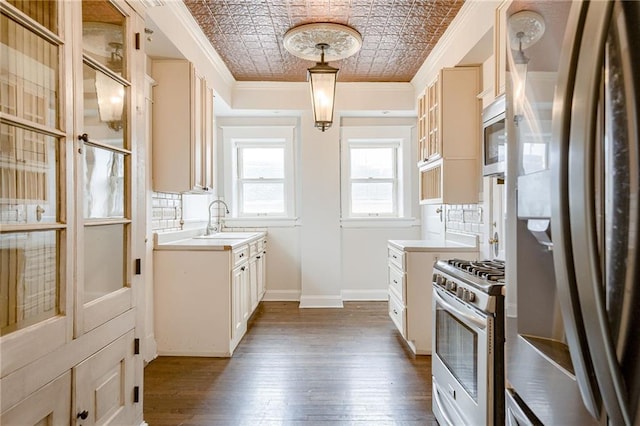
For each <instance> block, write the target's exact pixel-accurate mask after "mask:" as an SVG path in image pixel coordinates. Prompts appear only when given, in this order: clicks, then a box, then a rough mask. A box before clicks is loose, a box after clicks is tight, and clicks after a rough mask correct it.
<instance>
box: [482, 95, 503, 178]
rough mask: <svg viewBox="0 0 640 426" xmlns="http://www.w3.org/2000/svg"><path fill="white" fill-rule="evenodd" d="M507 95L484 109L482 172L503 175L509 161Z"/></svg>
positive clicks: (498, 98)
mask: <svg viewBox="0 0 640 426" xmlns="http://www.w3.org/2000/svg"><path fill="white" fill-rule="evenodd" d="M505 106H506V104H505V96H504V95H500V96H499V97H497V98H496V100H495V101H493V102H492V103H491V104H490V105H489V106H487V107H486V108H485V109H484V110H483V111H482V174H483V175H484V176H493V175H503V174H504V170H505V164H506V162H507V144H506V143H507V133H506V127H505V117H506V112H505Z"/></svg>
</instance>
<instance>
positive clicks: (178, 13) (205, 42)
mask: <svg viewBox="0 0 640 426" xmlns="http://www.w3.org/2000/svg"><path fill="white" fill-rule="evenodd" d="M147 1H160V2H164V0H147ZM165 7H168V8H169V9H170V10H171V11H172V12H173V14H174V16H175V17H176V18H177V19H178V20H179V21H180V23H181V24H182V26H183V27H184V29H185V30H186V31H187V33H188V34H189V35H190V36H191V37H192V38H193V40H194V41H195V42H196V44H197V45H198V47H199V48H200V50H201V51H202V52H203V53H204V55H205V56H206V58H207V59H208V60H209V62H210V63H211V64H212V65H213V67H214V69H215V70H216V72H217V73H218V74H219V75H220V77H221V78H222V79H223V81H224V82H225V83H226V84H228V85H229V87H233V86H234V85H235V83H236V79H235V78H234V77H233V74H231V71H229V68H227V65H226V64H225V63H224V61H223V60H222V58H221V57H220V55H219V54H218V52H216V50H215V49H214V48H213V46H212V45H211V42H210V41H209V39H208V38H207V36H206V35H205V34H204V33H203V32H202V29H201V28H200V25H199V24H198V23H197V22H196V20H195V18H194V17H193V15H191V12H190V11H189V9H187V6H186V5H185V4H184V2H183V1H182V0H180V1H168V2H166V3H165Z"/></svg>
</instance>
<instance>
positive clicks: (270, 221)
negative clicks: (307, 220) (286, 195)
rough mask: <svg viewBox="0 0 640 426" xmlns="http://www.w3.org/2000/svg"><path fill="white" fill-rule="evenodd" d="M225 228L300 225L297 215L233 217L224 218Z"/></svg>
mask: <svg viewBox="0 0 640 426" xmlns="http://www.w3.org/2000/svg"><path fill="white" fill-rule="evenodd" d="M223 223H224V227H225V228H244V227H246V228H265V227H271V228H288V227H293V226H299V225H300V219H299V218H297V217H268V216H265V217H233V218H225V219H224V222H223Z"/></svg>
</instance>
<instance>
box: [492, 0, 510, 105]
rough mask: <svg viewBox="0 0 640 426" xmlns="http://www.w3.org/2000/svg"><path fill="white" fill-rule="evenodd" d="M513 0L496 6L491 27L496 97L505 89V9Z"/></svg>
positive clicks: (504, 1) (505, 0) (504, 0)
mask: <svg viewBox="0 0 640 426" xmlns="http://www.w3.org/2000/svg"><path fill="white" fill-rule="evenodd" d="M512 1H513V0H503V1H502V2H501V3H500V5H499V6H498V7H497V8H496V16H495V22H494V27H493V55H494V64H495V75H494V78H495V80H494V88H495V91H494V95H495V97H498V96H500V95H502V94H503V93H504V90H505V84H506V83H505V81H506V80H505V74H506V69H507V31H508V29H507V9H508V8H509V5H510V4H511V2H512Z"/></svg>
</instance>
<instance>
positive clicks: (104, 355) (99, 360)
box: [73, 330, 134, 426]
mask: <svg viewBox="0 0 640 426" xmlns="http://www.w3.org/2000/svg"><path fill="white" fill-rule="evenodd" d="M133 337H134V334H133V330H131V331H130V332H128V333H127V334H125V335H123V336H122V337H120V338H119V339H117V340H116V341H114V342H113V343H111V344H109V345H108V346H106V347H105V348H104V349H102V350H101V351H100V352H97V353H96V354H95V355H92V356H91V357H89V358H87V359H86V360H85V361H83V362H82V363H80V364H78V365H77V366H76V367H74V369H73V370H74V376H75V382H76V387H75V415H74V418H76V419H77V420H76V424H77V425H82V426H90V425H114V426H116V425H125V424H132V422H133V418H134V412H133V397H134V395H133V394H134V389H133V384H134V365H133V362H134V355H133ZM83 417H86V418H83Z"/></svg>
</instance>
